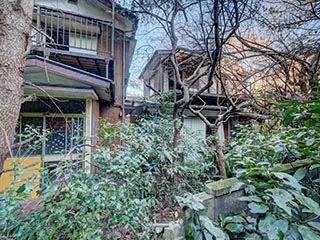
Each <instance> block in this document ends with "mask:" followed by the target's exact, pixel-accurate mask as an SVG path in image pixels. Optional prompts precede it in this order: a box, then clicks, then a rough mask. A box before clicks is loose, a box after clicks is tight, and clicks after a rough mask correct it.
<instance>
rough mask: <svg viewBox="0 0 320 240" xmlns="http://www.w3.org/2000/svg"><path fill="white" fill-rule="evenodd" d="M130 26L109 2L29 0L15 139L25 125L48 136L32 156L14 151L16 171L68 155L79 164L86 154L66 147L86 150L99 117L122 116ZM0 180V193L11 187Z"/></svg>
mask: <svg viewBox="0 0 320 240" xmlns="http://www.w3.org/2000/svg"><path fill="white" fill-rule="evenodd" d="M137 24H138V19H137V17H136V16H135V15H134V14H132V13H131V12H130V11H129V10H128V9H125V8H123V7H121V6H120V5H118V4H115V3H114V1H111V0H90V1H89V0H81V1H80V0H57V1H46V0H35V5H34V12H33V27H32V29H31V35H32V47H31V53H30V54H29V55H28V56H27V62H26V67H25V73H24V79H25V81H26V83H25V87H24V93H25V95H26V96H31V95H34V96H35V98H34V100H33V101H29V102H26V103H24V104H23V105H22V107H21V114H20V119H19V123H18V126H17V133H18V136H19V134H22V133H24V132H25V129H26V127H27V126H28V125H30V126H32V127H33V128H36V129H40V130H41V131H49V132H50V134H48V135H47V136H46V140H43V141H41V142H40V143H38V144H37V145H36V146H34V147H33V148H32V149H30V147H29V146H30V145H31V144H28V145H26V146H23V147H22V148H20V149H19V151H18V152H17V153H16V155H17V156H19V157H21V159H23V161H22V164H23V165H30V164H32V163H39V164H37V165H35V166H34V167H32V168H30V169H31V170H32V169H33V170H34V169H39V167H40V166H41V165H42V166H46V167H50V165H53V164H56V163H57V162H59V161H60V160H61V159H62V158H63V156H66V154H67V153H68V152H70V150H73V152H72V153H71V154H69V155H68V158H70V159H72V160H74V161H76V160H77V159H82V158H83V157H84V156H83V153H84V152H86V153H90V152H91V148H90V147H85V148H86V149H85V151H83V148H82V149H80V150H79V149H74V147H75V146H77V145H81V144H83V145H84V144H85V145H86V146H90V145H92V144H93V143H94V141H95V138H94V136H95V135H96V134H97V131H98V127H99V122H98V121H99V118H100V117H103V118H107V119H108V121H110V122H118V121H119V120H121V119H122V118H123V117H124V113H125V110H124V98H125V95H126V87H127V82H128V78H129V66H130V63H131V60H132V56H133V52H134V48H135V42H136V41H135V32H136V29H137ZM21 140H23V139H21V137H20V139H19V137H18V139H17V141H21ZM86 160H87V163H88V162H90V154H86ZM9 162H10V161H6V162H5V168H6V167H8V164H9ZM85 165H86V166H87V167H88V169H90V164H89V165H88V164H85ZM1 178H2V179H0V184H1V185H0V191H1V190H2V189H3V188H4V187H5V186H6V185H7V184H8V183H9V182H11V180H12V179H11V177H9V175H6V174H3V175H2V176H1Z"/></svg>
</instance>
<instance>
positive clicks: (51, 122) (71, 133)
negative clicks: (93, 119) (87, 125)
mask: <svg viewBox="0 0 320 240" xmlns="http://www.w3.org/2000/svg"><path fill="white" fill-rule="evenodd" d="M46 129H48V130H49V131H50V134H49V136H48V137H47V138H48V140H47V142H46V149H45V154H61V153H64V154H67V153H68V152H69V151H70V150H71V149H73V148H74V149H75V150H74V151H73V153H79V152H80V151H81V148H79V149H78V148H76V146H79V145H80V144H82V142H83V118H67V119H66V118H63V117H47V118H46Z"/></svg>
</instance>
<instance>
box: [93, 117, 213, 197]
mask: <svg viewBox="0 0 320 240" xmlns="http://www.w3.org/2000/svg"><path fill="white" fill-rule="evenodd" d="M172 129H173V121H172V120H170V119H166V118H160V117H159V118H158V117H156V118H154V119H152V120H147V119H141V120H140V121H138V122H137V123H136V124H126V123H120V124H119V125H117V126H114V125H111V124H108V123H103V126H102V128H101V133H102V139H106V140H108V141H107V142H105V145H102V146H101V147H99V148H98V149H97V151H96V153H95V155H94V158H95V164H97V165H98V168H99V170H100V171H102V172H105V173H106V174H109V175H112V176H113V178H114V180H115V182H123V181H126V182H128V184H130V185H132V186H135V187H136V192H137V193H136V194H140V195H141V197H149V198H157V197H159V196H161V195H162V196H163V195H167V194H169V195H170V194H171V195H173V194H174V193H176V192H178V191H180V192H181V191H182V190H189V191H192V190H195V189H199V188H200V187H201V186H200V185H199V184H200V182H201V180H202V181H206V180H208V179H210V178H212V177H213V176H214V175H215V173H216V168H215V166H214V163H213V160H214V159H213V158H214V154H213V153H212V151H211V150H210V148H209V147H208V146H207V144H206V142H205V139H203V138H201V137H200V136H197V134H195V133H191V132H189V131H188V130H187V129H183V130H182V132H181V136H180V139H179V143H178V156H175V154H174V149H173V148H172V145H173V144H172V141H173V130H172ZM120 141H121V142H122V144H123V145H119V142H120ZM106 144H108V145H106Z"/></svg>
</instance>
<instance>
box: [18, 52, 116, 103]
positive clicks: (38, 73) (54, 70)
mask: <svg viewBox="0 0 320 240" xmlns="http://www.w3.org/2000/svg"><path fill="white" fill-rule="evenodd" d="M24 79H25V80H26V81H27V82H30V83H32V84H33V85H34V87H33V88H30V87H29V88H28V87H26V88H25V93H26V94H31V93H35V94H37V95H38V94H39V96H42V95H43V94H45V91H42V90H41V88H42V87H44V88H46V89H47V90H48V91H49V92H48V94H52V96H53V97H59V96H63V97H67V98H70V97H72V98H73V97H76V98H77V99H86V98H91V99H103V100H107V101H111V100H112V94H111V85H112V81H111V80H109V79H107V78H104V77H101V76H98V75H95V74H92V73H89V72H86V71H83V70H79V69H77V68H74V67H71V66H68V65H65V64H62V63H59V62H56V61H52V60H50V59H46V58H43V57H40V56H36V55H31V56H28V58H27V62H26V69H25V73H24ZM32 84H29V85H32ZM68 91H69V93H70V97H68V96H67V95H68ZM41 92H42V93H41Z"/></svg>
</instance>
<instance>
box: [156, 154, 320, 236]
mask: <svg viewBox="0 0 320 240" xmlns="http://www.w3.org/2000/svg"><path fill="white" fill-rule="evenodd" d="M311 163H312V161H311V160H299V161H296V162H292V163H288V164H282V165H279V166H277V167H273V168H272V171H274V172H286V173H288V174H293V173H294V172H295V171H296V170H298V169H299V168H301V167H307V166H310V164H311ZM310 176H312V177H318V178H319V177H320V171H319V169H314V170H312V171H309V172H308V173H307V175H306V177H305V179H303V180H302V181H304V182H307V181H308V177H310ZM237 185H238V186H240V181H239V180H238V179H237V178H228V179H223V180H219V181H215V182H211V183H207V184H206V188H205V191H204V192H200V193H197V194H195V195H194V196H195V198H198V199H200V200H201V201H202V203H203V205H204V206H205V207H206V209H205V211H204V215H207V216H208V217H209V218H211V219H213V220H215V221H218V220H219V215H220V214H222V213H223V214H225V215H227V214H230V213H240V212H243V211H245V210H246V209H247V203H246V202H242V201H239V200H238V198H239V197H241V196H243V195H244V188H243V186H240V187H236V188H235V186H237ZM179 215H180V216H181V214H179ZM182 215H184V216H185V217H184V218H188V213H184V214H182ZM184 220H185V219H184ZM157 225H158V226H156V225H155V227H154V232H155V233H156V234H157V235H158V238H156V239H159V240H172V239H177V240H180V239H185V237H184V221H183V220H181V219H180V220H177V221H176V222H172V223H169V224H162V225H161V224H160V225H159V224H157ZM159 227H160V228H159Z"/></svg>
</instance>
